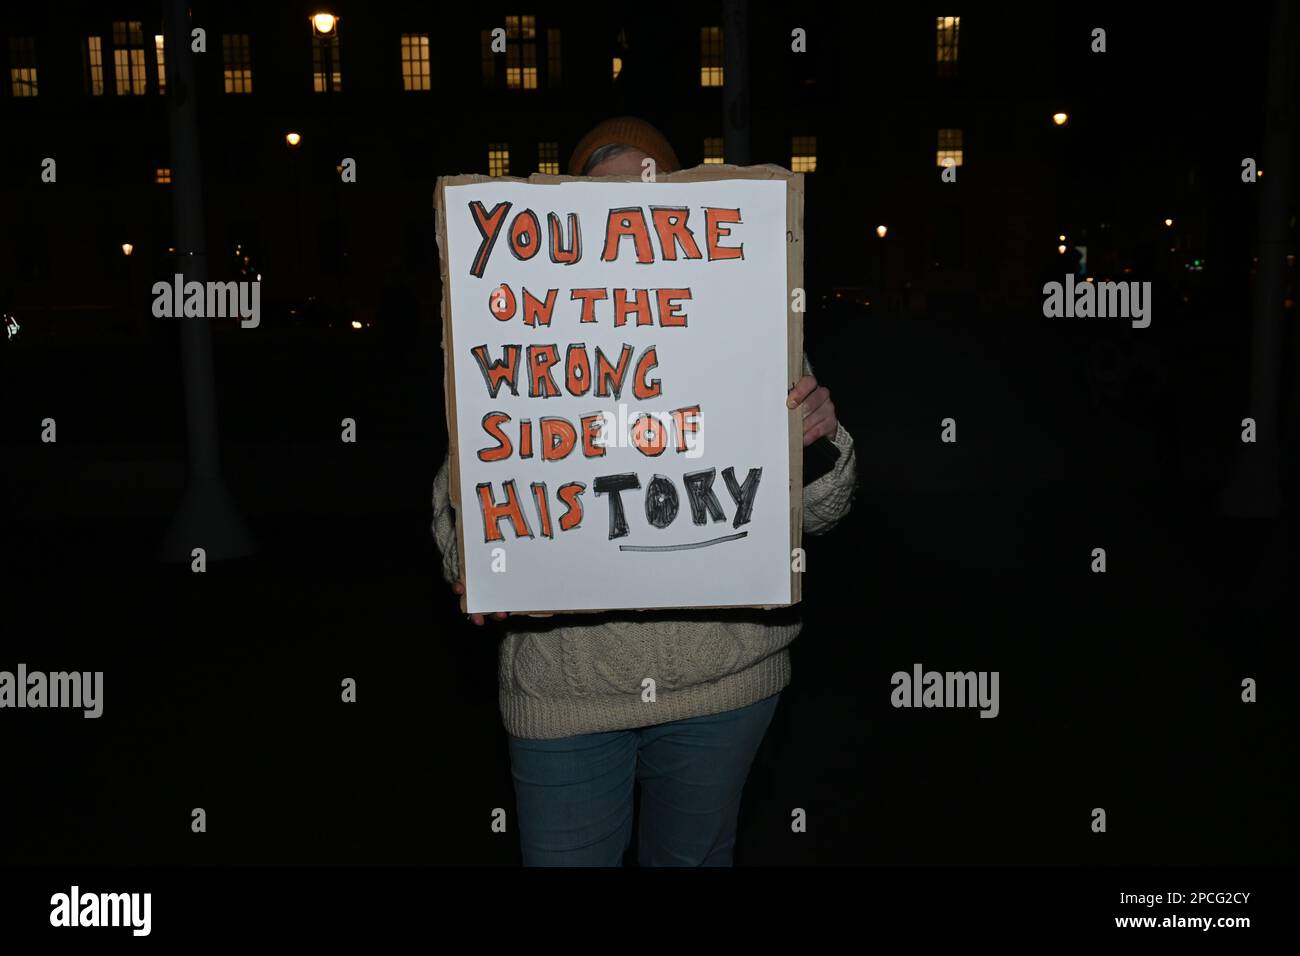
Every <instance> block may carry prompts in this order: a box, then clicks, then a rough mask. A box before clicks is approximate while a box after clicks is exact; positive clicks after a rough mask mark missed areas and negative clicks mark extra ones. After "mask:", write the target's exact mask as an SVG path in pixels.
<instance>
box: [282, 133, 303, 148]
mask: <svg viewBox="0 0 1300 956" xmlns="http://www.w3.org/2000/svg"><path fill="white" fill-rule="evenodd" d="M284 141H285V142H286V143H288V144H289V145H290V146H297V145H298V144H299V143H301V142H302V137H301V136H299V135H298V134H297V133H285V135H284Z"/></svg>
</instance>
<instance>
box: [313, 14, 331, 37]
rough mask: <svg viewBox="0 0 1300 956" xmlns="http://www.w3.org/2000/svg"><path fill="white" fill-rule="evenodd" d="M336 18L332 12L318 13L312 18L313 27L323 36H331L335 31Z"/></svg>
mask: <svg viewBox="0 0 1300 956" xmlns="http://www.w3.org/2000/svg"><path fill="white" fill-rule="evenodd" d="M335 21H336V18H335V16H334V14H332V13H317V14H313V15H312V18H311V25H312V29H313V30H315V31H316V32H317V33H319V34H320V35H321V36H329V35H330V34H331V33H333V32H334V24H335Z"/></svg>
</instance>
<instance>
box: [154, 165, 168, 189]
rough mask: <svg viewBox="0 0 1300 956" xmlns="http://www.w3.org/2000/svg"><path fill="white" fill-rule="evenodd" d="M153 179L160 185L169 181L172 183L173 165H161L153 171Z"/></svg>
mask: <svg viewBox="0 0 1300 956" xmlns="http://www.w3.org/2000/svg"><path fill="white" fill-rule="evenodd" d="M153 181H154V182H156V183H158V184H160V185H166V184H167V183H170V182H171V181H172V170H171V167H170V166H159V167H158V168H157V169H155V170H154V171H153Z"/></svg>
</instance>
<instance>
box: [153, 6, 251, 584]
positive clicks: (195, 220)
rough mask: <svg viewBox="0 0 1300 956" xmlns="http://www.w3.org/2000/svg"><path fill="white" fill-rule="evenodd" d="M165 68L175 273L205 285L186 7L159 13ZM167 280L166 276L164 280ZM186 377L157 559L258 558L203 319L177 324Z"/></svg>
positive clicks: (194, 99) (199, 171)
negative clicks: (229, 480)
mask: <svg viewBox="0 0 1300 956" xmlns="http://www.w3.org/2000/svg"><path fill="white" fill-rule="evenodd" d="M163 19H164V30H165V31H166V37H167V39H166V41H165V44H166V45H165V47H164V49H165V50H166V54H167V58H168V59H169V60H170V61H171V62H170V63H168V72H169V74H170V75H169V76H168V80H169V82H168V84H167V85H168V90H167V114H168V119H169V123H170V127H171V165H172V223H173V228H174V230H175V233H176V253H177V258H176V261H177V268H178V271H180V272H182V273H183V274H184V281H185V282H206V281H207V273H208V268H207V245H206V238H205V230H204V223H203V181H202V168H201V166H200V162H199V127H198V100H197V92H198V90H197V86H196V84H195V82H194V54H193V52H192V51H191V49H190V42H191V38H190V15H189V4H188V2H187V0H167V2H166V3H165V4H164V6H163ZM166 278H167V279H168V280H170V279H171V276H167V277H166ZM172 321H175V322H179V323H180V340H181V360H182V366H183V369H184V374H185V424H186V437H187V441H188V446H189V481H188V483H187V485H186V488H185V494H184V496H183V497H182V498H181V502H180V505H179V507H178V508H177V510H176V514H175V516H174V517H173V518H172V524H171V527H170V528H169V529H168V531H167V534H166V537H165V538H164V539H163V543H162V548H161V552H160V555H161V557H162V558H163V560H165V561H189V560H190V558H191V554H192V551H193V549H194V548H202V549H203V550H204V552H205V554H206V556H207V558H217V559H219V558H233V557H239V556H241V555H246V554H251V553H252V552H253V551H255V550H256V545H255V544H254V543H253V537H252V534H251V533H250V532H249V530H248V527H247V525H246V524H245V523H244V519H243V517H242V515H240V513H239V508H238V506H237V505H236V504H235V501H234V499H233V498H232V497H231V496H230V492H229V491H227V490H226V486H225V483H224V481H223V480H222V478H221V453H220V446H219V443H218V439H217V398H216V386H215V380H214V376H213V371H212V329H211V327H210V325H209V320H208V319H207V318H206V317H205V318H194V317H182V316H178V317H176V318H175V319H173V320H172Z"/></svg>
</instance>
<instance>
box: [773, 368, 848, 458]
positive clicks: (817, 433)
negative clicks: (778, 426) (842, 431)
mask: <svg viewBox="0 0 1300 956" xmlns="http://www.w3.org/2000/svg"><path fill="white" fill-rule="evenodd" d="M800 405H803V444H804V447H805V448H807V447H808V446H809V445H811V444H812V443H813V442H815V441H816V440H817V439H819V438H823V437H825V438H830V437H831V436H832V435H834V434H835V433H836V431H838V430H839V426H840V422H839V419H838V418H836V417H835V406H834V404H832V402H831V392H830V389H828V388H826V387H825V386H820V387H819V386H818V385H817V379H815V378H813V377H812V376H811V375H805V376H804V377H803V378H801V379H799V381H797V382H795V384H794V388H792V389H790V397H789V398H787V399H786V406H787V407H789V408H798V407H799V406H800Z"/></svg>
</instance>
